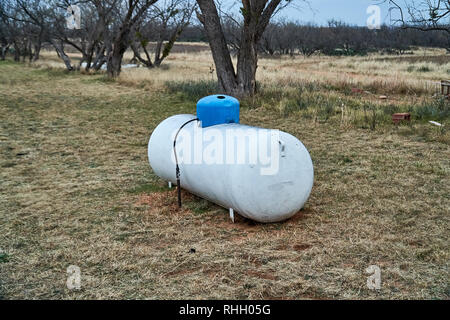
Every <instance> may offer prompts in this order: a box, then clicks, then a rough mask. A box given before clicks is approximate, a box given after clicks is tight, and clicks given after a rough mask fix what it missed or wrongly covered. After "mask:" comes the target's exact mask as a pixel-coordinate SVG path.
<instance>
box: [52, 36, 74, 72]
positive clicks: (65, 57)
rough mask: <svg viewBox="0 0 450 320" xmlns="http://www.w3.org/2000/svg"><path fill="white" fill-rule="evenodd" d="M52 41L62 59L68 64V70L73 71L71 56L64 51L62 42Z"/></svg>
mask: <svg viewBox="0 0 450 320" xmlns="http://www.w3.org/2000/svg"><path fill="white" fill-rule="evenodd" d="M50 43H51V44H52V45H53V47H54V48H55V50H56V52H57V53H58V56H59V57H60V58H61V59H62V61H63V62H64V64H65V65H66V68H67V70H69V71H73V70H74V68H73V66H72V63H71V61H70V58H69V56H68V55H67V54H66V53H65V52H64V47H63V45H62V43H57V42H56V41H55V40H50Z"/></svg>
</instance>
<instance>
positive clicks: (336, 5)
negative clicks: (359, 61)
mask: <svg viewBox="0 0 450 320" xmlns="http://www.w3.org/2000/svg"><path fill="white" fill-rule="evenodd" d="M381 2H382V1H374V0H310V1H309V6H310V7H308V6H307V5H301V8H298V7H299V6H298V5H296V6H294V7H292V8H286V9H285V10H284V11H283V12H280V13H279V15H278V16H279V17H285V18H287V19H289V20H294V21H295V20H298V21H301V22H314V23H316V24H326V23H327V21H328V20H331V19H333V18H334V19H335V20H341V21H345V22H347V23H349V24H353V25H359V26H364V25H366V21H367V18H368V17H369V14H367V13H366V11H367V8H368V7H369V6H370V5H374V4H378V5H379V6H380V8H381V19H382V23H383V22H385V23H386V24H390V16H389V5H388V4H385V3H381ZM297 3H298V4H300V2H297ZM380 3H381V4H380ZM296 7H297V8H296ZM393 17H395V16H394V13H393Z"/></svg>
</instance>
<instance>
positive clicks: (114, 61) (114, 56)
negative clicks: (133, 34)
mask: <svg viewBox="0 0 450 320" xmlns="http://www.w3.org/2000/svg"><path fill="white" fill-rule="evenodd" d="M129 33H130V28H129V27H128V26H123V27H122V28H121V30H120V31H119V33H118V35H117V37H116V38H115V40H114V43H113V50H112V53H111V55H110V56H109V57H108V65H107V72H108V77H110V78H117V77H118V76H119V75H120V71H121V70H122V59H123V55H124V54H125V51H126V50H127V48H128V43H127V42H128V36H129Z"/></svg>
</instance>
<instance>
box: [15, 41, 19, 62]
mask: <svg viewBox="0 0 450 320" xmlns="http://www.w3.org/2000/svg"><path fill="white" fill-rule="evenodd" d="M14 61H16V62H19V61H20V48H19V46H18V45H17V42H15V41H14Z"/></svg>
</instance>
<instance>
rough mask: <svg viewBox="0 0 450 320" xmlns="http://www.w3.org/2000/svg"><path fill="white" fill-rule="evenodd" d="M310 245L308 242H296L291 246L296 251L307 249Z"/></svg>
mask: <svg viewBox="0 0 450 320" xmlns="http://www.w3.org/2000/svg"><path fill="white" fill-rule="evenodd" d="M311 247H312V246H311V245H310V244H307V243H298V244H295V245H294V246H293V248H294V250H295V251H298V252H300V251H304V250H307V249H309V248H311Z"/></svg>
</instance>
